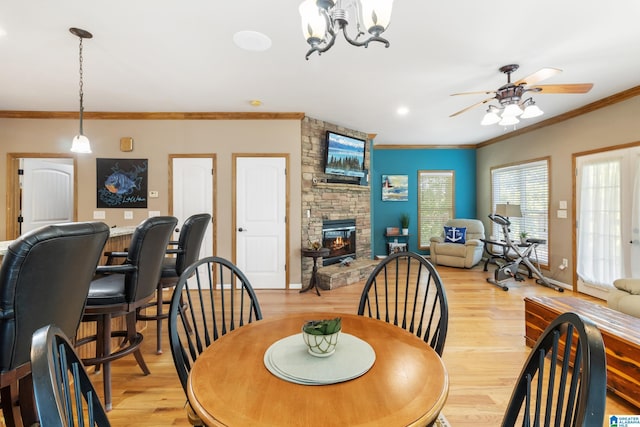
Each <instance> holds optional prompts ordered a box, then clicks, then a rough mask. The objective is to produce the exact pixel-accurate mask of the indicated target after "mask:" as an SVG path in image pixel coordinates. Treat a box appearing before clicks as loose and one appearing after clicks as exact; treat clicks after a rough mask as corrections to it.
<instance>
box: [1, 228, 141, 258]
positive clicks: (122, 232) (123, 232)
mask: <svg viewBox="0 0 640 427" xmlns="http://www.w3.org/2000/svg"><path fill="white" fill-rule="evenodd" d="M135 229H136V227H135V226H129V227H113V228H111V229H110V233H109V238H110V239H113V238H114V237H121V236H131V235H132V234H133V231H134V230H135ZM11 243H13V240H5V241H1V242H0V258H4V254H6V253H7V250H8V249H9V245H10V244H11ZM114 250H115V249H114ZM120 250H121V249H120Z"/></svg>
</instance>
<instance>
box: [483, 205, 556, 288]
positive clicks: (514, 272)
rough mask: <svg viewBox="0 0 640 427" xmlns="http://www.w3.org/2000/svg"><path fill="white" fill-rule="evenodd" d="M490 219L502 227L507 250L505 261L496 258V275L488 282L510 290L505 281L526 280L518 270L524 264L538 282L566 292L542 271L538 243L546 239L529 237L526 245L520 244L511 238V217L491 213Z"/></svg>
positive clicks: (488, 279) (542, 242)
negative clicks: (537, 249) (533, 255)
mask: <svg viewBox="0 0 640 427" xmlns="http://www.w3.org/2000/svg"><path fill="white" fill-rule="evenodd" d="M489 219H491V221H493V222H495V223H496V224H498V225H499V226H500V227H501V228H502V233H503V234H504V244H505V249H506V250H505V255H504V257H503V259H504V261H498V260H496V264H497V265H498V266H497V267H496V269H495V271H494V272H493V276H494V277H493V278H491V277H488V278H487V282H489V283H491V284H493V285H496V286H498V287H500V288H502V290H504V291H508V290H509V288H508V287H507V286H506V285H505V282H507V281H509V280H511V279H515V280H518V281H522V280H524V279H523V278H522V276H520V273H519V272H518V268H519V267H520V264H524V265H525V266H526V267H527V268H528V269H529V271H530V273H532V274H535V275H536V276H537V279H536V283H537V284H539V285H542V286H546V287H547V288H551V289H555V290H556V291H558V292H564V289H563V288H561V287H560V286H557V285H554V284H552V283H550V282H549V281H548V280H547V278H546V277H544V275H543V274H542V272H541V271H540V268H539V267H540V264H539V262H538V256H537V253H536V248H537V247H538V245H540V244H544V243H546V240H544V239H531V238H529V239H527V245H526V246H518V245H517V244H515V243H514V242H513V241H512V240H511V237H510V236H509V226H510V225H511V221H509V219H507V218H505V217H503V216H502V215H498V214H489ZM485 244H486V243H485ZM531 253H534V254H535V259H536V264H538V265H537V266H536V265H534V264H533V262H531V259H530V258H529V257H530V256H531Z"/></svg>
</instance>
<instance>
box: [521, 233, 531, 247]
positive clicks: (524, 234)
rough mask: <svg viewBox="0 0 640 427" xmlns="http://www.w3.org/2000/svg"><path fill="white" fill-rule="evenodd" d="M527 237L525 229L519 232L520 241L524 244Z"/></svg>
mask: <svg viewBox="0 0 640 427" xmlns="http://www.w3.org/2000/svg"><path fill="white" fill-rule="evenodd" d="M527 237H529V233H527V232H526V231H523V232H521V233H520V243H522V244H524V243H527Z"/></svg>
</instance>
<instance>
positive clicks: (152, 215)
mask: <svg viewBox="0 0 640 427" xmlns="http://www.w3.org/2000/svg"><path fill="white" fill-rule="evenodd" d="M154 216H160V211H149V218H151V217H154Z"/></svg>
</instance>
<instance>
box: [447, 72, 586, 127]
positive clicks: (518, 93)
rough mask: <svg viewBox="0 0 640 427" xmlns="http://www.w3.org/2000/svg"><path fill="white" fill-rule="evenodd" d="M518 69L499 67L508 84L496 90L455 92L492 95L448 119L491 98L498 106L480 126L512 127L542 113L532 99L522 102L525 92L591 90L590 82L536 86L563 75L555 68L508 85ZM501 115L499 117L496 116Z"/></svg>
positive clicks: (492, 107)
mask: <svg viewBox="0 0 640 427" xmlns="http://www.w3.org/2000/svg"><path fill="white" fill-rule="evenodd" d="M518 68H519V65H518V64H509V65H505V66H502V67H500V68H499V70H500V72H502V73H504V74H506V75H507V84H505V85H503V86H500V87H499V88H498V89H497V90H486V91H476V92H462V93H454V94H452V95H451V96H458V95H477V94H484V95H491V94H494V96H492V97H490V98H487V99H484V100H482V101H480V102H477V103H475V104H473V105H470V106H468V107H467V108H464V109H462V110H460V111H458V112H456V113H453V114H451V115H450V116H449V117H455V116H457V115H458V114H462V113H464V112H465V111H468V110H471V109H473V108H475V107H478V106H480V105H484V104H486V103H488V102H491V101H493V100H494V99H496V100H498V104H499V105H494V104H492V105H489V108H488V109H487V114H486V115H485V116H484V118H483V120H482V123H481V124H482V125H491V124H495V123H498V124H500V125H514V124H516V123H518V122H519V121H520V120H518V116H519V117H520V118H525V119H526V118H531V117H537V116H540V115H542V114H543V112H542V110H540V108H538V106H537V105H535V101H534V100H533V98H527V99H524V95H525V93H527V92H539V93H560V94H568V93H587V92H589V91H590V90H591V88H592V87H593V83H569V84H556V85H537V83H538V82H540V81H542V80H545V79H548V78H550V77H553V76H555V75H556V74H559V73H561V72H562V70H560V69H558V68H542V69H541V70H538V71H536V72H535V73H533V74H531V75H529V76H527V77H525V78H523V79H520V80H518V81H515V82H513V83H512V82H511V73H513V72H514V71H516V70H517V69H518ZM498 113H501V115H498Z"/></svg>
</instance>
